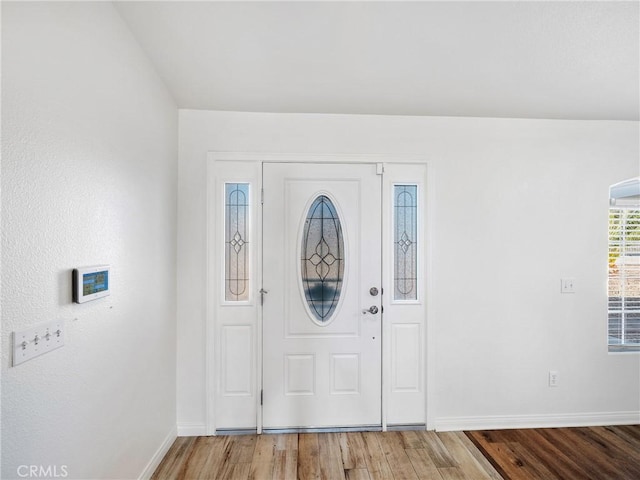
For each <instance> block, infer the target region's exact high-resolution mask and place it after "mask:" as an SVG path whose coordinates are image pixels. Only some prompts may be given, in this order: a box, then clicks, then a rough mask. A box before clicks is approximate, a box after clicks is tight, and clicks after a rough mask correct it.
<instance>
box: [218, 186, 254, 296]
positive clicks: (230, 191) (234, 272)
mask: <svg viewBox="0 0 640 480" xmlns="http://www.w3.org/2000/svg"><path fill="white" fill-rule="evenodd" d="M224 195H225V218H224V222H225V229H224V235H225V239H224V242H225V259H224V261H225V282H224V299H225V301H227V302H242V301H248V300H249V264H250V263H249V184H248V183H225V186H224Z"/></svg>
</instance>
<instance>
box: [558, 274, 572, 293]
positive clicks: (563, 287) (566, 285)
mask: <svg viewBox="0 0 640 480" xmlns="http://www.w3.org/2000/svg"><path fill="white" fill-rule="evenodd" d="M560 293H576V279H575V278H574V277H565V278H561V279H560Z"/></svg>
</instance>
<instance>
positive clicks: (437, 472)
mask: <svg viewBox="0 0 640 480" xmlns="http://www.w3.org/2000/svg"><path fill="white" fill-rule="evenodd" d="M152 478H153V479H155V480H173V479H175V480H178V479H225V480H245V479H256V480H287V479H301V480H306V479H327V480H334V479H335V480H378V479H380V480H401V479H412V480H415V479H433V480H459V479H470V480H500V479H501V478H502V477H501V476H500V475H499V474H498V473H497V472H496V470H495V469H494V467H493V466H492V465H491V463H489V462H488V461H487V460H486V459H485V458H484V457H483V456H482V454H481V453H480V451H479V450H478V449H477V448H476V447H475V446H474V444H473V443H472V442H471V440H469V439H468V438H467V436H466V435H465V434H464V433H462V432H455V433H454V432H448V433H434V432H426V431H406V432H385V433H381V432H349V433H304V434H284V435H237V436H236V435H234V436H216V437H179V438H177V439H176V441H175V443H174V444H173V445H172V447H171V449H170V450H169V452H168V453H167V455H166V456H165V457H164V459H163V460H162V462H161V464H160V465H159V466H158V468H157V469H156V471H155V473H154V474H153V477H152Z"/></svg>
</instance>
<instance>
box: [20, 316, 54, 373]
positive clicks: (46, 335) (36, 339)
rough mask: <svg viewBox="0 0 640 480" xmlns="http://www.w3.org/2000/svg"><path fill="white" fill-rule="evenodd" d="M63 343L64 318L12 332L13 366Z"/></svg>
mask: <svg viewBox="0 0 640 480" xmlns="http://www.w3.org/2000/svg"><path fill="white" fill-rule="evenodd" d="M63 345H64V320H54V321H51V322H45V323H41V324H39V325H36V326H35V327H31V328H29V329H27V330H21V331H19V332H13V366H14V367H15V366H16V365H20V364H21V363H24V362H26V361H27V360H31V359H32V358H35V357H38V356H40V355H42V354H43V353H47V352H50V351H51V350H55V349H56V348H60V347H62V346H63Z"/></svg>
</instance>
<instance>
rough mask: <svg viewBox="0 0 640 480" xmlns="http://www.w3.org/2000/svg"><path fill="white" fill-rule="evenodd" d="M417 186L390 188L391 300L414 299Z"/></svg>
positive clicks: (415, 281) (416, 251)
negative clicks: (391, 226) (391, 206)
mask: <svg viewBox="0 0 640 480" xmlns="http://www.w3.org/2000/svg"><path fill="white" fill-rule="evenodd" d="M417 194H418V186H417V185H394V187H393V197H394V201H393V209H394V212H393V213H394V225H393V236H394V238H393V242H394V257H393V270H394V278H393V284H394V291H393V298H394V300H417V299H418V285H417V272H418V258H417V256H418V244H417V240H418V227H417V222H418V202H417Z"/></svg>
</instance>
